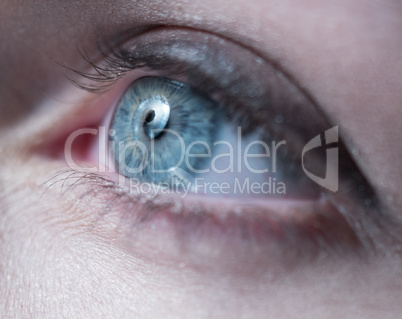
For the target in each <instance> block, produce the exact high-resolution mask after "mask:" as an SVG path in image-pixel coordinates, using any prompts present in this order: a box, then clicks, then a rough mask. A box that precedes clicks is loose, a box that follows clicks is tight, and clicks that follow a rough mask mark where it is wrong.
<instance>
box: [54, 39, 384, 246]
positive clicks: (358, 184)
mask: <svg viewBox="0 0 402 319" xmlns="http://www.w3.org/2000/svg"><path fill="white" fill-rule="evenodd" d="M98 48H99V49H98V56H100V57H101V59H100V60H101V61H102V62H101V63H95V62H93V61H92V59H91V58H90V57H89V55H88V54H86V53H85V51H84V50H79V51H80V53H81V56H82V57H83V59H84V60H85V61H87V62H88V64H89V65H90V66H91V68H92V70H93V72H83V71H80V70H75V69H72V68H69V67H66V66H64V67H65V68H67V69H68V70H70V71H71V72H73V74H75V75H78V76H79V78H78V79H77V78H75V77H70V80H71V81H72V83H73V84H74V85H75V86H77V87H79V88H80V89H84V90H86V91H88V92H90V93H96V94H105V93H106V92H107V91H108V90H109V89H110V88H111V87H112V86H114V85H115V84H116V83H117V82H118V81H119V80H120V79H121V78H123V77H125V76H127V75H128V74H129V73H130V72H133V71H135V70H136V69H141V68H144V67H148V66H149V65H151V70H158V71H163V72H162V73H163V75H166V72H167V73H168V75H173V76H182V75H184V77H185V75H186V72H188V70H187V69H186V67H185V66H183V65H181V66H180V67H178V72H171V70H169V69H168V68H163V67H160V68H159V66H160V65H163V63H162V62H163V61H158V59H157V57H155V56H154V57H151V58H149V59H148V60H146V59H145V61H144V60H141V59H138V60H137V59H134V58H133V57H132V55H130V54H133V52H131V53H130V51H127V50H125V49H123V48H122V47H121V46H120V45H114V46H110V45H108V44H105V43H103V42H100V43H99V45H98ZM264 64H268V62H266V61H265V62H264ZM154 66H156V67H154ZM242 67H243V66H242ZM274 69H275V68H274ZM271 70H272V69H271ZM190 73H191V72H190ZM193 73H196V72H195V71H194V72H193ZM190 80H192V81H193V83H191V84H190V85H191V86H194V87H198V86H199V87H200V90H201V91H204V92H206V93H207V94H209V95H211V93H210V92H211V87H224V85H220V84H218V83H216V79H213V78H212V77H211V76H210V75H208V76H206V75H205V74H203V73H198V78H197V79H190ZM88 81H89V83H88ZM285 81H287V80H285ZM205 82H209V85H207V86H206V85H205ZM211 82H212V84H211ZM296 89H297V90H299V87H298V86H296ZM299 91H300V92H301V94H302V95H305V94H304V92H303V91H301V90H299ZM221 93H223V94H226V93H227V92H221ZM232 93H233V92H232ZM232 95H233V94H232ZM236 98H237V97H236V96H230V94H229V96H228V97H227V98H223V100H224V102H223V103H225V102H226V103H228V102H227V101H233V102H232V103H237V101H234V100H233V99H236ZM304 98H306V97H304ZM245 100H247V98H246V99H245ZM306 100H310V99H309V97H307V98H306ZM242 104H245V103H242ZM314 104H315V103H314V102H312V101H311V100H310V102H309V106H308V107H307V109H308V110H310V111H311V109H312V108H313V106H312V105H314ZM242 107H243V109H245V108H244V106H243V105H242ZM273 107H277V106H275V105H274V106H273ZM314 107H315V105H314ZM238 109H239V108H237V109H235V110H238ZM308 110H307V113H308ZM314 111H317V109H314ZM321 115H322V114H320V116H321ZM320 116H319V117H318V118H319V119H320V120H322V117H320ZM305 117H306V116H302V118H305ZM307 117H308V115H307ZM324 119H325V117H324ZM302 122H303V121H302ZM312 123H313V124H312V125H311V126H312V127H314V128H315V129H316V131H319V132H323V131H324V129H323V128H324V127H326V126H327V125H329V121H326V120H324V123H318V121H317V122H314V119H313V122H312ZM314 124H317V125H316V126H314ZM268 126H269V125H268ZM303 126H308V125H306V123H305V122H304V123H303ZM265 128H266V129H267V130H268V129H271V128H270V127H265ZM265 128H264V129H265ZM292 129H293V128H292ZM298 129H299V130H301V129H300V128H296V129H294V131H295V132H298ZM281 130H282V131H286V130H287V128H283V127H282V128H281ZM276 133H278V132H275V131H274V133H272V135H273V136H274V137H276V136H281V134H276ZM281 133H283V132H281ZM285 133H286V132H285ZM285 133H283V136H289V135H286V134H285ZM315 133H316V132H315V131H314V130H311V129H310V131H307V133H304V136H305V137H306V138H309V136H311V135H315ZM270 134H271V132H270ZM275 134H276V135H275ZM340 154H341V155H343V159H341V165H342V167H341V173H342V174H343V177H345V176H346V179H345V180H346V181H347V182H345V185H349V186H348V187H345V189H346V191H345V193H344V194H342V195H343V196H352V193H353V197H354V198H355V197H357V198H358V199H359V200H360V202H361V203H364V201H365V200H367V199H370V201H371V207H370V208H371V209H372V210H374V211H377V212H378V214H377V215H375V216H373V217H372V218H373V220H374V221H373V223H374V222H375V223H377V224H380V223H382V222H383V221H381V222H379V220H381V219H383V218H384V216H383V214H382V213H381V210H380V204H379V202H378V200H377V199H376V196H375V193H374V192H373V189H372V187H371V186H370V185H369V184H368V183H367V181H366V180H365V178H364V177H363V175H362V174H361V173H360V170H359V169H358V168H357V167H356V165H355V164H354V161H353V160H352V159H351V156H350V155H349V153H348V152H347V150H346V147H344V146H343V144H341V145H340ZM65 173H68V172H59V175H57V174H56V175H55V176H54V177H53V179H52V181H51V183H59V182H62V183H63V184H64V183H65V182H66V181H68V180H70V181H71V180H72V179H74V178H75V177H74V176H76V174H78V176H76V182H74V183H73V184H72V186H70V188H68V189H67V190H71V189H72V188H75V187H76V186H85V185H86V186H88V185H89V186H90V190H89V191H87V192H86V193H84V194H81V195H80V196H79V198H81V199H83V198H85V197H88V196H86V195H90V194H94V193H97V192H101V193H102V192H110V191H111V192H112V193H113V196H111V198H110V200H109V201H108V202H107V204H106V205H107V206H108V207H113V206H114V205H115V204H116V203H117V205H129V206H132V205H136V201H138V200H140V199H141V198H143V197H133V196H131V194H129V192H127V191H126V190H124V189H122V188H120V186H118V185H116V184H115V183H113V182H112V181H110V180H108V179H107V178H105V177H103V176H101V175H98V174H83V175H82V173H80V172H75V171H72V172H71V176H69V177H63V176H64V174H65ZM352 174H353V176H349V175H352ZM59 177H60V178H59ZM356 195H357V196H356ZM334 201H336V199H335V200H334ZM162 206H163V205H162ZM162 206H160V205H159V206H158V205H152V204H151V205H150V206H149V207H148V208H149V209H148V211H149V214H153V213H157V212H158V211H159V210H161V207H162ZM363 206H364V205H363ZM107 210H108V209H105V211H104V212H105V213H106V212H107ZM204 214H208V213H207V212H204ZM348 214H349V213H348V212H346V213H345V216H346V215H348ZM132 218H134V217H132ZM141 218H146V216H142V217H141ZM136 223H137V221H136V222H135V223H132V222H131V224H133V227H137V226H138V225H137V224H136ZM352 228H354V227H353V226H352ZM359 240H360V241H361V242H367V240H365V239H362V238H360V237H359ZM366 246H367V245H366ZM341 251H342V250H341Z"/></svg>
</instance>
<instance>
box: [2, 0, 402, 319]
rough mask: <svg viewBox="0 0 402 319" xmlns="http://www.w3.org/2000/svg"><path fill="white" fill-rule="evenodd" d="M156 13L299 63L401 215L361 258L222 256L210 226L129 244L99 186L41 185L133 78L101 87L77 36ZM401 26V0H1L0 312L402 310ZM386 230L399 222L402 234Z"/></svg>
mask: <svg viewBox="0 0 402 319" xmlns="http://www.w3.org/2000/svg"><path fill="white" fill-rule="evenodd" d="M155 24H164V25H170V26H178V27H180V28H192V29H196V30H201V31H203V32H208V33H214V34H216V35H218V36H221V37H222V38H225V39H232V40H233V41H236V43H240V44H242V45H243V46H244V47H247V48H249V49H250V50H252V51H253V52H258V53H259V55H260V56H262V57H267V58H269V59H270V60H274V61H277V62H278V63H279V64H280V65H281V66H282V67H283V68H284V69H285V70H287V71H288V72H289V73H291V75H292V77H293V78H294V79H296V80H297V82H298V83H301V84H302V86H303V88H304V89H305V90H307V91H308V92H309V93H310V95H311V96H313V97H314V99H315V100H316V101H318V103H319V104H320V105H321V106H322V108H323V110H324V113H325V114H326V115H327V116H328V117H329V118H330V119H331V121H332V122H333V123H335V124H338V125H340V126H341V128H342V132H343V133H342V135H343V139H344V143H345V145H346V146H347V148H348V149H349V151H350V153H351V154H354V161H355V162H356V164H357V166H358V167H359V168H360V170H361V172H362V174H363V175H364V176H365V178H366V180H367V181H368V182H369V183H370V184H371V185H372V186H373V189H374V190H375V192H376V194H377V196H378V198H379V200H380V201H381V203H382V206H383V207H384V210H385V211H386V213H387V216H391V218H392V220H393V221H394V222H393V225H394V227H395V228H392V229H388V228H385V227H383V228H380V229H379V230H378V231H376V232H375V234H374V233H373V234H372V237H373V240H374V241H376V242H377V243H380V244H378V247H377V246H376V245H374V246H376V247H375V248H372V249H370V250H369V251H368V252H366V253H365V255H364V258H359V257H357V253H356V255H355V254H353V250H352V253H351V252H350V251H348V252H347V253H345V254H343V255H342V254H341V255H340V256H337V257H336V258H335V257H333V258H332V257H328V259H327V258H323V259H322V260H321V259H320V260H314V261H311V262H309V259H308V258H307V261H306V260H305V261H304V262H303V263H302V264H300V265H299V264H295V265H294V267H293V266H292V267H288V266H289V265H282V262H285V261H284V259H278V260H276V259H275V257H272V258H271V259H270V260H269V262H268V264H267V262H265V261H260V260H259V259H258V258H255V259H248V258H246V256H245V255H242V254H241V253H239V254H237V253H234V254H231V253H230V249H222V251H223V252H225V253H222V252H221V251H219V248H217V249H218V253H219V254H218V256H217V255H214V254H213V253H212V251H213V249H212V248H211V247H215V246H216V245H215V244H214V242H213V239H211V240H210V241H209V240H206V241H205V243H202V245H201V244H200V247H198V246H197V248H199V251H197V252H188V251H186V252H185V253H183V252H182V251H181V250H180V249H177V248H176V246H174V245H175V243H174V242H173V239H172V237H173V236H171V234H170V232H169V231H167V232H166V231H165V232H161V233H156V234H155V233H152V236H150V235H149V233H148V232H144V233H143V235H141V236H140V237H139V238H136V239H137V242H136V243H135V244H133V243H132V242H130V241H131V240H132V238H127V236H126V234H127V232H128V231H127V230H126V228H125V226H124V225H123V226H122V225H121V223H119V222H117V221H116V220H117V217H116V216H117V215H119V213H118V212H114V211H112V212H111V213H110V215H107V217H106V218H105V219H102V221H101V222H99V223H96V225H95V224H94V220H96V219H97V217H96V216H98V215H97V214H99V211H100V210H101V208H100V206H101V205H102V204H100V203H98V202H97V199H96V198H95V200H91V205H90V206H85V208H84V204H85V203H82V202H84V200H83V201H81V202H77V196H76V195H77V194H76V193H75V192H74V191H71V192H67V193H66V194H65V195H64V196H60V187H61V185H60V184H57V185H55V186H54V187H52V188H50V189H48V190H47V191H46V192H45V194H44V195H43V196H42V194H43V192H44V191H45V189H46V187H47V186H48V185H46V181H48V180H49V179H50V178H52V176H53V174H54V171H55V169H57V168H59V167H61V166H62V165H63V159H60V158H58V157H55V156H50V155H49V152H50V151H51V150H52V148H54V147H56V146H54V145H56V144H57V143H58V141H59V140H61V139H62V137H64V135H65V132H69V131H70V128H69V125H70V124H71V125H74V128H72V129H71V130H73V129H77V128H79V127H81V126H82V127H85V126H88V125H91V124H93V123H94V121H95V122H96V121H98V120H102V119H101V118H102V117H103V116H104V114H105V113H107V111H106V112H103V113H101V114H99V115H96V112H97V111H96V110H99V109H102V110H107V109H108V108H109V105H110V102H111V101H112V100H113V99H115V96H116V94H117V96H118V94H119V93H121V92H122V90H124V86H125V85H126V84H127V83H129V82H130V81H129V80H125V79H124V78H123V79H122V80H121V81H120V82H119V83H117V84H116V86H115V87H114V88H112V90H111V91H110V92H112V93H113V94H114V95H113V94H112V93H108V94H109V95H108V94H105V95H101V96H97V97H96V98H95V100H93V99H94V98H93V96H92V95H91V94H90V93H89V92H85V91H80V90H79V89H77V88H75V87H73V86H72V85H71V82H70V81H69V80H68V79H67V77H66V71H65V70H64V69H63V68H62V67H60V65H59V64H57V63H62V64H66V65H69V66H71V67H73V68H74V69H76V70H81V71H83V72H85V71H86V70H87V69H85V68H87V67H88V66H87V64H86V63H85V61H83V59H82V56H80V54H79V53H78V51H77V44H78V45H79V46H80V47H82V48H85V51H86V52H88V53H89V54H90V55H91V54H92V55H94V54H95V53H94V52H95V50H96V39H95V38H96V35H97V34H99V30H101V32H102V33H104V34H106V35H108V36H109V37H112V36H113V34H116V33H118V32H119V31H122V30H129V29H134V27H138V26H149V25H155ZM400 30H402V2H401V1H398V0H390V1H376V0H365V1H363V0H353V1H350V0H348V1H347V0H341V1H329V0H325V1H318V0H317V1H315V0H303V1H290V0H285V1H284V0H281V1H274V0H268V1H260V0H251V1H243V0H236V1H230V2H229V1H225V0H216V1H210V0H204V1H190V2H188V1H180V0H178V1H153V0H151V1H128V0H127V1H126V0H119V1H109V0H105V1H103V0H96V1H60V0H52V1H44V0H36V1H24V0H18V1H10V0H3V1H2V2H1V4H0V35H1V37H0V38H1V42H0V114H1V115H0V256H1V258H0V317H1V318H397V317H399V316H400V312H401V311H402V306H401V300H402V264H401V261H402V260H401V251H400V247H401V246H400V245H401V242H402V232H400V230H401V229H400V228H399V225H398V223H399V222H402V218H401V217H402V216H401V209H402V199H401V197H400V196H399V193H400V188H401V180H402V165H401V164H400V158H401V157H402V147H401V143H400V141H401V140H400V137H401V132H402V123H401V121H399V119H401V118H402V107H401V106H402V90H401V88H402V76H401V74H402V54H401V52H402V37H401V35H400V34H401V32H400ZM55 61H57V63H55ZM128 78H129V76H128ZM87 101H91V103H90V104H89V105H90V106H89V107H87V108H86V109H85V108H84V107H83V105H84V104H85V103H87ZM85 105H86V104H85ZM96 106H97V107H96ZM88 110H89V111H88ZM94 118H96V120H94ZM72 123H74V124H72ZM77 123H78V124H77ZM59 137H60V138H59ZM54 139H56V140H57V141H54ZM44 183H45V185H44ZM78 191H79V190H77V192H78ZM132 209H133V214H135V207H132ZM119 227H122V228H119ZM390 232H393V233H395V234H397V235H396V236H394V237H392V240H389V239H388V237H387V235H388V234H389V233H390ZM398 232H399V235H398ZM201 246H202V247H201ZM218 246H219V245H218ZM172 247H173V248H172ZM205 247H206V248H205ZM219 247H221V246H219ZM205 251H207V252H205ZM227 251H229V252H227ZM226 252H227V253H226ZM192 254H204V255H202V256H201V255H199V256H201V257H197V256H193V255H192ZM328 255H330V254H328ZM254 257H255V256H254ZM233 258H235V259H233ZM292 265H293V264H292ZM238 267H239V268H238ZM239 269H240V270H239Z"/></svg>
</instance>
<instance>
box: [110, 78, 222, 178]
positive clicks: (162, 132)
mask: <svg viewBox="0 0 402 319" xmlns="http://www.w3.org/2000/svg"><path fill="white" fill-rule="evenodd" d="M220 122H221V116H220V112H219V111H217V104H216V102H214V101H212V100H211V99H209V98H208V97H206V96H204V95H202V94H201V93H199V92H197V91H196V90H194V89H192V88H191V87H189V86H187V85H185V84H183V83H180V82H177V81H172V80H170V79H166V78H160V77H143V78H140V79H138V80H137V81H135V82H134V83H133V84H132V85H131V86H130V88H129V89H128V90H127V91H126V92H125V94H124V96H123V97H122V99H121V101H120V102H119V105H118V106H117V109H116V111H115V114H114V118H113V122H112V126H111V128H112V129H113V130H114V133H115V134H114V135H113V136H111V142H113V143H112V145H113V147H112V151H113V157H114V160H115V164H116V168H117V169H118V171H119V173H120V174H122V175H124V176H126V177H129V178H137V179H139V180H140V181H142V182H151V183H170V182H172V178H173V177H175V178H176V177H177V176H182V178H183V179H188V178H189V176H190V177H191V176H194V169H200V168H202V167H204V166H205V165H206V164H207V163H206V160H205V158H204V159H203V157H202V156H191V157H189V161H188V162H187V163H186V161H184V156H185V151H186V150H187V149H188V147H189V146H191V154H192V155H197V154H205V153H206V152H207V149H208V148H209V147H212V144H213V142H214V141H215V140H216V134H217V131H218V127H219V124H220ZM188 163H190V167H191V168H192V169H189V165H187V164H188Z"/></svg>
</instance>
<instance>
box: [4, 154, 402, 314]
mask: <svg viewBox="0 0 402 319" xmlns="http://www.w3.org/2000/svg"><path fill="white" fill-rule="evenodd" d="M26 164H27V165H25V168H20V169H19V170H17V167H16V166H14V165H11V164H9V165H7V167H8V170H7V171H8V172H17V171H18V172H19V173H18V174H17V175H15V174H10V173H6V172H5V171H4V170H2V171H1V172H0V181H1V185H7V192H5V193H3V196H2V197H1V198H0V201H1V207H3V208H4V209H3V210H2V211H3V213H2V215H1V216H0V233H1V234H2V237H1V241H0V253H1V255H2V256H3V258H1V260H0V269H1V274H2V278H3V279H2V285H1V287H2V288H1V289H0V294H1V295H0V297H1V298H0V300H1V303H2V307H4V309H5V313H6V314H7V315H8V317H13V318H14V317H15V318H18V317H20V318H24V317H30V316H33V317H43V316H44V315H48V316H52V314H54V313H56V316H60V314H64V316H65V317H80V318H86V317H102V316H106V317H108V318H131V317H132V316H133V314H137V315H138V316H139V317H141V318H165V316H166V313H168V314H170V315H171V316H172V317H175V318H188V316H189V315H190V316H191V317H192V318H203V317H208V310H210V311H213V313H214V316H215V317H218V318H219V317H222V318H223V317H227V316H228V314H239V317H245V318H248V317H250V316H251V317H265V314H267V313H270V314H272V317H273V318H284V317H295V316H297V315H298V314H300V313H309V314H311V316H312V317H319V318H337V317H338V316H337V315H340V314H341V313H345V311H350V313H351V314H353V316H354V317H359V316H360V317H365V318H370V316H372V317H373V318H378V317H379V316H380V317H383V315H384V313H385V311H389V310H390V309H391V310H392V309H395V310H396V307H397V305H398V300H400V298H401V297H402V295H401V293H400V291H401V289H400V288H401V287H400V285H399V284H398V283H397V282H395V278H399V277H400V274H399V273H398V272H399V270H397V269H398V265H397V263H396V262H395V261H394V262H393V263H391V262H389V261H383V262H382V263H378V264H377V263H376V262H371V263H370V264H365V263H359V262H356V260H355V261H354V262H352V261H350V260H342V261H339V263H338V262H335V263H333V264H332V265H329V264H325V265H322V264H315V265H314V264H313V265H311V267H308V268H306V269H299V270H298V271H295V272H291V273H289V274H282V275H281V276H279V277H278V276H277V274H276V273H275V272H272V271H271V270H270V269H267V270H266V272H265V273H264V274H261V273H260V274H259V275H258V276H257V278H250V277H248V278H243V277H236V274H231V273H228V274H224V273H222V272H220V271H218V272H216V273H214V272H211V271H208V272H204V271H203V270H202V269H193V268H191V267H188V266H187V265H185V264H183V263H182V262H181V260H179V259H178V260H177V262H176V263H162V265H160V264H159V265H158V263H155V260H154V261H153V262H152V261H150V260H148V261H147V260H146V259H144V258H140V257H139V256H135V255H133V254H129V255H128V254H126V253H125V252H124V249H123V248H122V247H120V246H119V243H114V242H113V241H110V238H109V237H108V235H107V234H108V233H107V232H105V231H103V230H102V229H94V228H93V223H92V222H91V220H92V218H91V215H92V212H91V211H89V210H88V211H83V210H82V209H79V208H78V205H76V206H77V207H75V206H74V205H71V201H70V199H69V195H68V194H66V195H65V197H64V196H63V197H61V196H60V190H59V189H57V188H54V189H51V190H49V191H48V192H46V193H45V195H43V196H42V197H41V198H40V196H41V194H42V193H43V187H41V186H40V184H41V182H42V181H41V180H46V179H47V176H49V168H50V167H49V165H44V164H43V163H40V162H38V161H36V160H31V161H30V162H28V163H26ZM28 164H29V165H28ZM31 168H35V169H34V170H31ZM38 198H40V200H39V199H38ZM153 258H158V256H153ZM159 258H163V256H162V255H161V256H160V257H159ZM217 267H219V265H217ZM373 274H375V276H373ZM3 283H4V284H3ZM390 283H393V285H392V287H394V288H395V290H390V288H389V287H391V285H390ZM398 291H399V292H398ZM306 292H307V293H308V300H306ZM116 305H118V306H116ZM366 305H367V306H368V307H369V308H370V315H369V316H367V315H365V314H363V313H362V311H364V309H366V308H365V307H366ZM340 309H342V310H340ZM236 316H237V315H236ZM6 317H7V316H6Z"/></svg>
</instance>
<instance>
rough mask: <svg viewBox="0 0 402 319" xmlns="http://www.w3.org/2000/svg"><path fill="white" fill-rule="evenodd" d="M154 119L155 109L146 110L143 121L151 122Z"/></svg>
mask: <svg viewBox="0 0 402 319" xmlns="http://www.w3.org/2000/svg"><path fill="white" fill-rule="evenodd" d="M154 119H155V111H154V110H152V111H150V112H148V114H147V116H146V118H145V123H151V122H152V121H153V120H154Z"/></svg>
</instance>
